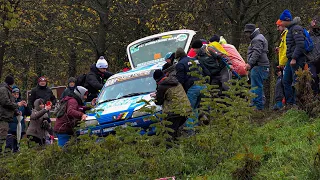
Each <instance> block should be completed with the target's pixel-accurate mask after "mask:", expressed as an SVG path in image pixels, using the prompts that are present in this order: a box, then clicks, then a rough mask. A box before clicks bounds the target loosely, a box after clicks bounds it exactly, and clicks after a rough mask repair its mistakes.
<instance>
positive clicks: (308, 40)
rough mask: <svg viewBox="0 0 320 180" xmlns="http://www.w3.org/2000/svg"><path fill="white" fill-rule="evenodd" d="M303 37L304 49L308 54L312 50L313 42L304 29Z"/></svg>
mask: <svg viewBox="0 0 320 180" xmlns="http://www.w3.org/2000/svg"><path fill="white" fill-rule="evenodd" d="M303 35H304V37H305V39H304V49H305V50H306V52H307V53H309V52H311V51H312V49H313V47H314V45H313V41H312V39H311V37H310V34H309V32H308V31H307V30H306V29H305V28H303Z"/></svg>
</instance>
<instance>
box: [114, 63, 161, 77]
mask: <svg viewBox="0 0 320 180" xmlns="http://www.w3.org/2000/svg"><path fill="white" fill-rule="evenodd" d="M165 63H166V61H163V62H157V63H154V64H149V65H146V66H141V67H137V68H135V69H131V70H129V71H126V72H120V73H117V74H115V75H113V76H111V77H110V78H109V79H113V78H117V77H120V76H127V75H130V74H134V73H137V72H140V71H151V70H156V69H162V66H163V65H164V64H165Z"/></svg>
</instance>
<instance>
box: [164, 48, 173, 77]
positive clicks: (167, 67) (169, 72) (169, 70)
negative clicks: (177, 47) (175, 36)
mask: <svg viewBox="0 0 320 180" xmlns="http://www.w3.org/2000/svg"><path fill="white" fill-rule="evenodd" d="M164 59H165V60H166V62H167V63H166V64H164V65H163V66H162V71H163V72H164V73H165V74H166V76H175V75H176V70H175V67H176V65H175V63H174V59H175V53H173V52H168V53H167V54H166V55H165V57H164Z"/></svg>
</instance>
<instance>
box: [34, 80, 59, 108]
mask: <svg viewBox="0 0 320 180" xmlns="http://www.w3.org/2000/svg"><path fill="white" fill-rule="evenodd" d="M47 81H48V80H47V78H45V77H44V76H41V77H39V79H38V85H37V87H35V88H33V89H32V90H31V96H30V97H29V100H28V104H29V107H32V108H34V102H35V101H36V99H43V100H44V104H47V102H51V103H52V105H55V104H56V101H57V100H56V97H55V96H54V95H53V92H52V90H51V89H50V88H49V87H47Z"/></svg>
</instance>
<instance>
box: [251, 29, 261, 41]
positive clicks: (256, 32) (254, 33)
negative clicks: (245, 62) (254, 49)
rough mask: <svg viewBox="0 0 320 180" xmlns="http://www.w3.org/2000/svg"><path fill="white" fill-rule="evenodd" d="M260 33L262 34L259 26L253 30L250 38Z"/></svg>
mask: <svg viewBox="0 0 320 180" xmlns="http://www.w3.org/2000/svg"><path fill="white" fill-rule="evenodd" d="M258 34H260V30H259V28H256V29H255V30H254V31H253V32H252V34H251V36H250V39H253V38H255V37H256V36H258Z"/></svg>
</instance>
